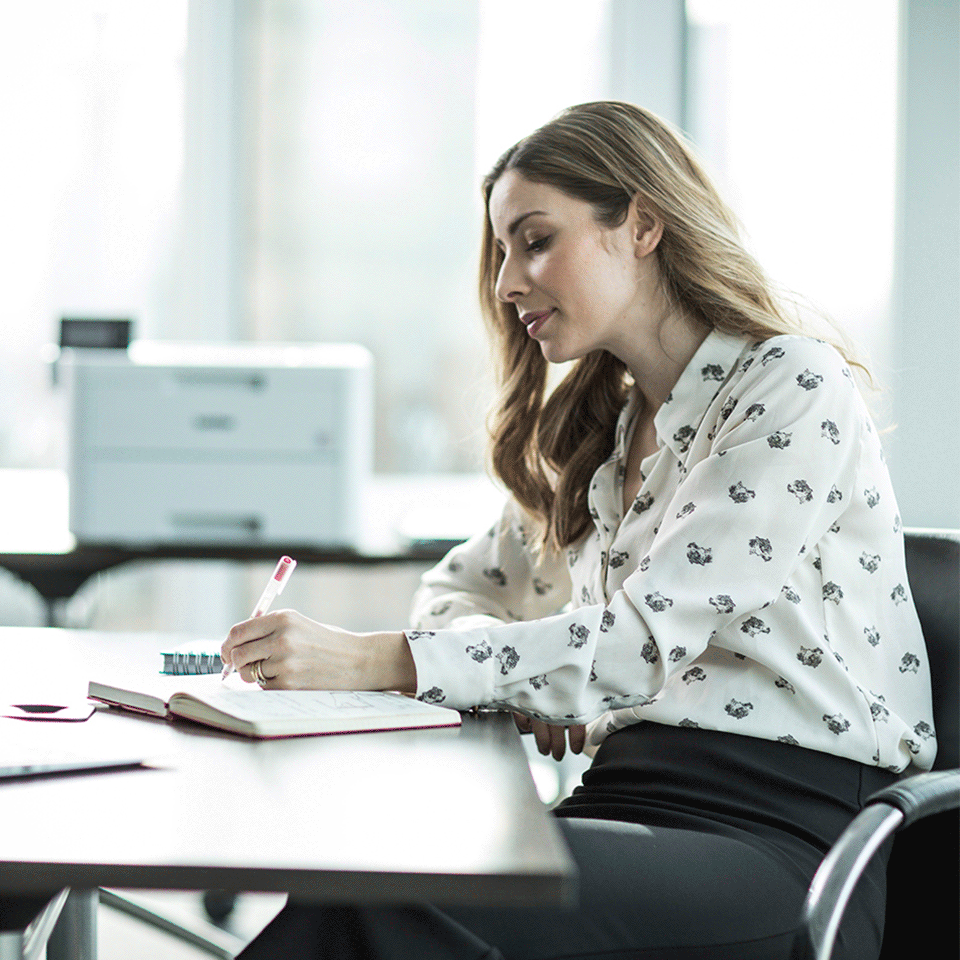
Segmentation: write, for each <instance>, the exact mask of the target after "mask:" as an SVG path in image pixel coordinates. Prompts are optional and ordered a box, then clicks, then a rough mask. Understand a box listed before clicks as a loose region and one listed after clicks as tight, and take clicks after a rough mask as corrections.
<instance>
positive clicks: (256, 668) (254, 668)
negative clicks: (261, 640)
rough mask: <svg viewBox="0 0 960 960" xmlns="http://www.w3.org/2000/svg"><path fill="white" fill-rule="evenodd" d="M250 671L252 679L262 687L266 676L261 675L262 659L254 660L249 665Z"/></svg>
mask: <svg viewBox="0 0 960 960" xmlns="http://www.w3.org/2000/svg"><path fill="white" fill-rule="evenodd" d="M250 672H251V673H252V674H253V679H254V680H256V681H257V683H258V684H259V685H260V686H261V687H262V686H265V685H266V682H267V678H266V677H265V676H264V675H263V661H262V660H254V662H253V663H252V664H251V665H250Z"/></svg>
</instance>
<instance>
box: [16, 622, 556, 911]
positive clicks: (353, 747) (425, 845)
mask: <svg viewBox="0 0 960 960" xmlns="http://www.w3.org/2000/svg"><path fill="white" fill-rule="evenodd" d="M158 650H159V642H158V638H156V637H150V636H144V635H129V634H106V633H96V632H92V631H66V630H51V629H38V628H34V629H20V628H3V629H0V665H2V670H0V700H2V701H3V702H7V703H9V702H24V701H27V702H29V701H37V700H40V701H41V702H42V701H47V702H49V701H50V700H51V699H55V698H64V697H73V698H77V697H81V698H82V697H83V696H84V694H85V692H86V683H87V680H88V679H89V678H90V677H91V676H93V675H96V676H99V677H103V676H109V675H110V664H111V662H113V663H116V662H123V661H124V660H127V659H131V658H139V659H140V660H141V661H146V662H150V660H151V658H153V657H157V661H158V662H159V657H158V655H157V651H158ZM11 724H15V725H17V726H16V732H17V733H18V734H20V735H22V734H23V731H24V728H27V729H28V731H29V734H30V736H32V737H36V740H37V742H38V744H43V743H44V742H50V741H56V742H60V743H65V744H68V745H70V746H73V747H75V748H77V749H82V748H83V747H84V746H91V747H95V746H96V745H97V744H102V743H105V742H109V743H110V744H112V745H123V744H125V745H127V746H129V747H130V748H131V749H134V750H137V751H141V752H142V753H144V754H145V755H149V756H155V757H156V758H157V766H156V767H155V768H154V769H135V770H129V771H124V772H116V773H98V774H90V775H78V776H69V777H58V778H50V779H37V780H32V781H21V782H13V783H7V784H4V785H2V786H0V823H2V824H3V825H4V829H3V830H2V831H0V895H3V894H7V895H14V894H20V895H25V894H32V893H46V892H50V893H52V892H54V891H56V890H57V889H59V888H61V887H72V888H74V889H92V888H95V887H99V886H114V887H134V888H154V889H164V888H166V889H189V890H192V889H225V890H235V891H243V890H263V891H286V892H288V893H293V894H296V895H297V896H298V897H301V898H309V899H314V900H317V901H323V902H358V901H362V902H367V903H383V902H410V901H417V900H431V901H434V902H437V903H441V904H464V903H487V904H508V903H509V904H523V903H558V902H565V901H569V900H570V898H571V897H572V896H573V895H574V886H575V877H574V867H573V864H572V861H571V860H570V858H569V854H568V852H567V851H566V848H565V847H564V845H563V842H562V839H561V838H560V835H559V832H558V831H557V829H556V826H555V824H554V823H553V821H552V819H551V818H550V816H549V815H548V814H547V812H546V811H545V809H544V807H543V805H542V804H541V802H540V800H539V799H538V797H537V794H536V791H535V788H534V786H533V783H532V781H531V779H530V775H529V769H528V766H527V761H526V754H525V752H524V750H523V747H522V745H521V744H520V742H519V737H518V736H517V734H516V731H515V729H514V728H513V724H512V721H510V720H509V719H508V718H506V717H504V716H492V717H486V718H475V717H469V716H468V717H467V718H466V719H465V722H464V725H463V727H462V728H460V729H455V728H454V729H439V730H426V731H403V732H394V733H371V734H352V735H343V736H333V737H303V738H293V739H287V740H279V741H261V742H257V741H248V740H244V739H242V738H240V737H236V736H233V735H231V734H226V733H219V732H217V731H213V730H208V729H206V728H203V727H199V726H196V725H193V724H189V723H187V722H185V721H177V722H167V721H162V720H157V719H151V718H146V717H139V716H136V715H132V714H129V713H123V712H121V711H117V710H112V709H109V708H105V707H102V708H98V710H97V712H96V713H95V715H94V716H93V717H92V718H91V719H90V720H88V721H86V722H82V723H51V722H46V723H40V722H27V721H19V720H0V737H2V736H4V735H5V731H6V730H12V729H13V728H12V727H11V726H10V725H11ZM13 825H15V827H16V829H11V826H13Z"/></svg>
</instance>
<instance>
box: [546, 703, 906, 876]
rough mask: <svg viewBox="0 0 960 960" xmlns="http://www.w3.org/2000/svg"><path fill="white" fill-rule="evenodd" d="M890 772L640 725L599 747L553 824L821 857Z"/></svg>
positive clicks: (726, 737) (791, 749) (708, 733)
mask: <svg viewBox="0 0 960 960" xmlns="http://www.w3.org/2000/svg"><path fill="white" fill-rule="evenodd" d="M896 779H897V774H894V773H891V772H890V771H889V770H881V769H880V768H879V767H873V766H866V765H865V764H862V763H858V762H856V761H855V760H848V759H846V758H845V757H837V756H833V755H832V754H827V753H820V752H819V751H816V750H808V749H805V748H803V747H799V746H795V745H793V744H788V743H781V742H779V741H774V740H759V739H757V738H755V737H742V736H738V735H736V734H732V733H724V732H721V731H717V730H702V729H699V728H695V727H671V726H665V725H663V724H658V723H650V722H647V721H645V722H641V723H637V724H634V725H633V726H629V727H625V728H623V729H622V730H618V731H617V732H616V733H614V734H611V735H610V736H609V737H607V739H606V740H604V741H603V743H602V744H601V745H600V747H599V749H598V750H597V754H596V756H595V757H594V761H593V763H592V765H591V766H590V768H589V769H588V770H587V771H586V772H585V773H584V775H583V782H582V785H581V786H579V787H577V788H576V789H575V790H574V791H573V794H572V795H571V796H570V797H569V798H567V799H566V800H564V801H563V802H561V804H560V805H559V806H558V807H557V809H556V810H555V811H554V812H555V813H556V815H557V816H560V817H589V818H594V819H601V820H620V821H624V822H627V823H640V824H644V825H646V826H664V827H675V828H680V829H686V830H696V831H698V832H701V833H726V834H729V833H731V831H733V832H736V834H737V836H738V837H739V838H740V839H743V837H744V836H749V837H753V838H755V839H756V841H757V842H760V843H765V844H771V845H773V846H774V847H782V848H783V849H784V851H785V852H786V853H788V854H789V855H791V856H792V855H794V854H795V853H796V852H797V851H802V852H803V854H804V858H805V859H807V858H808V857H809V856H810V855H812V856H814V857H815V858H817V862H819V860H820V859H822V858H823V856H824V855H825V854H826V852H827V851H828V850H829V849H830V847H831V846H832V845H833V843H834V841H835V840H836V839H837V837H839V836H840V833H841V832H842V831H843V830H844V828H845V827H846V826H847V824H848V823H849V822H850V821H851V820H852V819H853V818H854V817H855V816H856V815H857V813H858V812H859V811H860V809H861V808H862V806H863V802H864V800H866V798H867V797H869V796H870V795H871V794H872V793H875V792H876V791H877V790H881V789H883V788H884V787H886V786H889V785H890V784H891V783H893V782H894V781H895V780H896Z"/></svg>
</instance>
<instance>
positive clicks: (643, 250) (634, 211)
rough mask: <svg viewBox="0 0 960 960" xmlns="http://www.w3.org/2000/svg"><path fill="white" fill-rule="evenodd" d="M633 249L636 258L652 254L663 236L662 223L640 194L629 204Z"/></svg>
mask: <svg viewBox="0 0 960 960" xmlns="http://www.w3.org/2000/svg"><path fill="white" fill-rule="evenodd" d="M630 218H631V225H632V230H633V248H634V253H635V254H636V256H637V258H638V259H639V258H640V257H646V256H648V255H649V254H651V253H653V251H654V250H656V248H657V244H659V243H660V238H661V237H662V236H663V221H662V220H661V219H660V218H659V217H658V216H657V214H656V212H655V211H654V209H653V207H652V206H651V204H649V203H648V202H647V201H646V200H645V199H644V198H643V196H642V195H641V194H639V193H638V194H636V196H634V198H633V200H632V201H631V202H630Z"/></svg>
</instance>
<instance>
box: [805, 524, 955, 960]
mask: <svg viewBox="0 0 960 960" xmlns="http://www.w3.org/2000/svg"><path fill="white" fill-rule="evenodd" d="M904 533H905V542H906V555H907V575H908V577H909V579H910V588H911V590H912V592H913V599H914V602H915V603H916V607H917V613H918V614H919V617H920V625H921V627H922V628H923V636H924V640H925V641H926V646H927V652H928V655H929V659H930V672H931V680H932V685H933V715H934V724H935V726H936V731H937V758H936V761H935V763H934V769H933V770H932V771H931V772H930V773H923V774H918V775H916V776H912V777H906V778H904V779H903V780H900V781H898V782H897V783H895V784H893V785H892V786H890V787H888V788H887V789H885V790H881V791H879V792H878V793H876V794H874V795H873V796H872V797H871V798H870V799H869V800H868V801H867V805H866V806H865V807H864V809H863V810H862V811H861V812H860V814H859V815H858V816H857V817H856V818H855V819H854V820H853V822H852V823H851V824H850V826H849V827H848V828H847V829H846V830H845V831H844V833H843V834H842V835H841V836H840V838H839V839H838V840H837V842H836V843H835V844H834V846H833V848H832V849H831V850H830V852H829V853H828V854H827V856H826V858H825V859H824V861H823V863H822V864H821V866H820V868H819V870H818V871H817V873H816V875H815V876H814V878H813V882H812V883H811V885H810V890H809V892H808V894H807V899H806V902H805V904H804V910H803V926H802V928H801V930H800V933H799V935H798V937H797V940H796V943H795V944H794V952H793V960H829V957H830V955H831V952H832V949H833V944H834V939H835V937H836V933H837V929H838V927H839V925H840V922H841V920H842V917H843V911H844V909H845V907H846V905H847V903H848V901H849V899H850V896H851V894H852V893H853V890H854V888H855V886H856V882H857V880H858V879H859V877H860V875H861V874H862V872H863V870H864V868H865V866H866V864H867V863H868V862H869V860H870V858H871V857H872V856H873V854H874V853H875V852H876V851H877V849H878V848H879V847H881V846H882V845H883V843H884V842H885V841H886V840H887V839H888V838H889V837H891V836H892V835H894V834H896V838H895V840H894V843H893V850H892V852H891V854H890V863H889V866H888V868H887V911H886V920H885V927H884V934H883V947H882V949H881V952H880V960H894V958H902V957H909V956H917V955H927V956H937V957H957V956H960V916H958V913H960V856H958V854H960V818H958V815H957V810H958V808H960V769H958V767H960V715H958V707H960V531H957V530H906V531H905V532H904ZM924 944H925V945H927V950H926V951H925V950H924V947H923V945H924ZM930 951H933V953H931V952H930Z"/></svg>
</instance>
